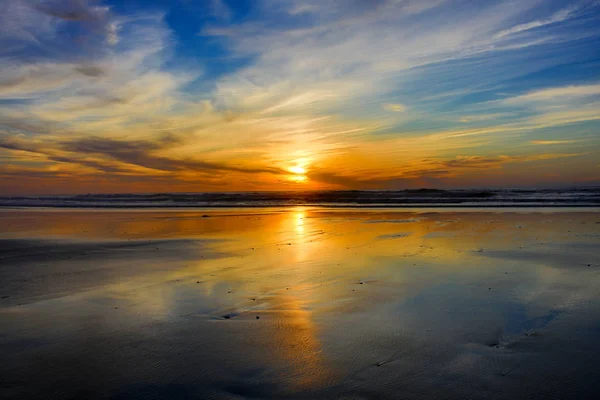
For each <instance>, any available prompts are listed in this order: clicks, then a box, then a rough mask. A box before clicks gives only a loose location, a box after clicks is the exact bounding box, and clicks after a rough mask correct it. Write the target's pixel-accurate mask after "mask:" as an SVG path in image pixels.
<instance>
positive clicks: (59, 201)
mask: <svg viewBox="0 0 600 400" xmlns="http://www.w3.org/2000/svg"><path fill="white" fill-rule="evenodd" d="M289 206H320V207H367V208H373V207H386V208H393V207H402V208H410V207H596V206H600V187H585V188H562V189H485V190H481V189H460V190H442V189H407V190H367V191H363V190H336V191H299V192H298V191H294V192H289V191H288V192H283V191H279V192H278V191H269V192H218V193H217V192H205V193H146V194H127V193H122V194H80V195H65V196H1V197H0V207H11V208H12V207H56V208H60V207H67V208H179V207H182V208H185V207H188V208H210V207H289Z"/></svg>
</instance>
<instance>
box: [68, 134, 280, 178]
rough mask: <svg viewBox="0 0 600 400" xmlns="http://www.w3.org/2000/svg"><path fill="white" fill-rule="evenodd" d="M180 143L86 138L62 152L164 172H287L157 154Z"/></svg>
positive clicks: (171, 139) (163, 139)
mask: <svg viewBox="0 0 600 400" xmlns="http://www.w3.org/2000/svg"><path fill="white" fill-rule="evenodd" d="M178 143H179V139H178V138H177V137H175V136H173V135H165V136H163V137H161V138H159V139H157V140H155V141H150V140H129V141H128V140H115V139H109V138H100V137H92V138H84V139H78V140H73V141H68V142H64V143H62V149H63V150H66V151H69V152H75V153H79V154H81V153H84V154H96V155H102V156H107V157H110V158H112V159H115V160H118V161H121V162H123V163H127V164H133V165H138V166H140V167H144V168H150V169H155V170H161V171H168V172H175V171H185V170H190V171H204V172H216V171H230V172H242V173H271V174H281V173H284V171H281V170H279V169H275V168H248V167H236V166H232V165H228V164H224V163H216V162H208V161H202V160H194V159H174V158H168V157H164V156H159V155H155V154H153V152H155V151H157V150H161V149H166V148H168V147H171V146H173V145H175V144H178Z"/></svg>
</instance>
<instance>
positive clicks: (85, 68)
mask: <svg viewBox="0 0 600 400" xmlns="http://www.w3.org/2000/svg"><path fill="white" fill-rule="evenodd" d="M74 69H75V71H77V72H79V73H81V74H83V75H85V76H89V77H98V76H102V75H105V74H106V71H104V69H103V68H101V67H99V66H97V65H89V64H88V65H78V66H76V67H75V68H74Z"/></svg>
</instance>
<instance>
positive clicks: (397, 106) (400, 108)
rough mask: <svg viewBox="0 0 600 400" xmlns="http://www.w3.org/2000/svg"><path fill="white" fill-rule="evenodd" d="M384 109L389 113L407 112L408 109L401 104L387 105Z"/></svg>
mask: <svg viewBox="0 0 600 400" xmlns="http://www.w3.org/2000/svg"><path fill="white" fill-rule="evenodd" d="M383 109H384V110H387V111H394V112H404V111H406V107H405V106H403V105H402V104H399V103H386V104H384V105H383Z"/></svg>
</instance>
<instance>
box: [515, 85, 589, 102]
mask: <svg viewBox="0 0 600 400" xmlns="http://www.w3.org/2000/svg"><path fill="white" fill-rule="evenodd" d="M591 96H600V85H577V86H562V87H554V88H547V89H541V90H535V91H533V92H529V93H526V94H523V95H520V96H516V97H511V98H508V99H506V100H504V103H506V104H519V103H526V102H541V103H547V102H566V101H569V100H571V99H581V98H586V97H591Z"/></svg>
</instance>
